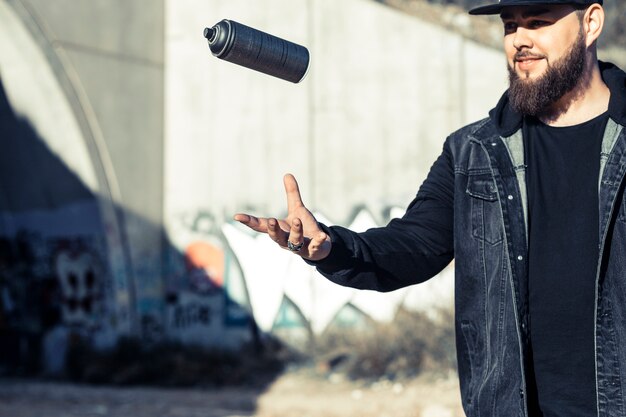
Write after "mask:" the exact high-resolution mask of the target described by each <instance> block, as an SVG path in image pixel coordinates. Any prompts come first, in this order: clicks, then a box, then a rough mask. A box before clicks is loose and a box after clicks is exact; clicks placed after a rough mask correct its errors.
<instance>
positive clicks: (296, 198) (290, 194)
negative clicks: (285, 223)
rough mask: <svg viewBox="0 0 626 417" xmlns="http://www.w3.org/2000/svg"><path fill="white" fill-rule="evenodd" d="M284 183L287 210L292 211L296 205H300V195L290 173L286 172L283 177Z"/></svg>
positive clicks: (294, 179)
mask: <svg viewBox="0 0 626 417" xmlns="http://www.w3.org/2000/svg"><path fill="white" fill-rule="evenodd" d="M283 183H284V184H285V192H286V193H287V211H288V212H289V213H292V212H293V210H295V209H296V208H298V207H302V206H303V205H304V204H303V203H302V197H301V196H300V189H299V188H298V182H297V181H296V178H295V177H294V176H293V175H291V174H286V175H285V177H284V178H283Z"/></svg>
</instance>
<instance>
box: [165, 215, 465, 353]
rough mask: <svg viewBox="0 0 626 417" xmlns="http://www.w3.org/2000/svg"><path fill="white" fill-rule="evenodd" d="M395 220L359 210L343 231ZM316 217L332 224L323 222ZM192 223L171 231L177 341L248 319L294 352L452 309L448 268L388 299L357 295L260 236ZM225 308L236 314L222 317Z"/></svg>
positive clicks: (171, 315) (204, 221) (171, 318)
mask: <svg viewBox="0 0 626 417" xmlns="http://www.w3.org/2000/svg"><path fill="white" fill-rule="evenodd" d="M402 214H403V210H401V209H397V208H391V209H388V210H385V212H384V214H383V215H381V216H378V218H377V219H376V218H375V217H374V216H373V215H372V214H371V213H370V212H369V211H368V210H367V209H364V208H359V209H358V210H356V211H355V213H354V215H353V216H352V218H351V220H350V221H349V222H345V223H344V224H347V225H348V227H349V228H350V229H352V230H355V231H364V230H367V229H369V228H372V227H377V226H380V225H381V224H386V223H387V222H388V221H389V220H391V219H392V218H394V217H399V216H401V215H402ZM316 217H317V218H318V219H319V220H320V221H322V222H323V223H325V224H327V225H332V224H333V222H331V221H330V220H328V219H327V218H326V217H325V216H324V215H323V214H320V213H316ZM191 218H192V220H191V221H188V222H187V227H186V228H182V229H179V230H178V236H177V245H176V246H178V247H181V248H182V249H181V252H182V253H184V256H183V262H182V264H181V265H180V266H179V271H184V274H183V276H182V277H183V278H184V279H182V280H181V277H179V278H177V279H176V280H175V281H176V282H179V283H182V284H183V285H182V286H181V287H180V288H185V290H180V291H178V293H177V297H176V302H175V303H171V304H170V305H171V307H170V309H169V310H168V323H169V327H170V328H171V329H173V330H174V332H178V333H179V334H180V335H181V338H183V339H185V338H187V339H189V338H193V337H192V336H189V334H195V333H198V332H200V331H203V332H204V333H205V335H206V334H209V333H210V332H209V331H208V329H209V328H211V326H212V324H211V323H212V321H214V320H219V321H220V322H221V323H220V324H221V325H222V326H223V327H222V330H223V331H226V332H227V330H225V329H227V328H228V327H229V326H228V318H229V317H230V318H231V319H232V318H233V317H234V316H236V315H237V313H238V314H239V315H242V312H243V313H244V314H243V316H246V314H247V313H248V311H249V312H250V313H251V315H252V317H253V319H254V322H255V323H256V324H257V325H258V326H259V328H260V329H261V330H262V331H265V332H269V333H274V334H276V335H279V337H281V338H282V339H286V340H288V341H289V342H294V344H296V345H299V344H305V343H306V342H307V341H308V340H309V338H310V337H314V336H315V335H319V334H321V333H322V332H324V331H325V330H326V329H327V328H328V327H329V326H340V327H356V328H358V327H362V326H364V323H366V322H367V320H370V319H373V320H377V321H391V320H393V318H394V317H395V314H396V312H397V310H398V309H399V308H400V307H403V308H407V309H414V310H421V311H424V312H429V311H434V310H436V309H437V308H450V307H451V306H452V303H453V298H452V297H453V272H452V268H447V269H446V270H444V271H443V272H442V273H441V274H440V275H441V277H437V278H435V279H432V280H430V281H428V282H427V283H424V284H421V285H418V286H413V287H409V288H404V289H400V290H397V291H394V292H391V293H377V292H373V291H358V290H354V289H351V288H345V287H341V286H338V285H336V284H334V283H332V282H330V281H328V280H327V279H325V278H324V277H322V276H321V275H320V274H319V273H317V271H316V270H315V268H313V267H311V266H310V265H308V264H306V263H304V262H302V261H301V260H300V259H299V258H298V257H296V256H294V255H293V254H291V253H289V252H287V251H284V250H281V249H279V248H277V247H276V245H275V243H274V242H272V241H271V240H270V239H269V238H268V237H267V236H264V235H260V234H256V233H254V232H251V231H250V230H248V229H247V228H245V227H243V226H241V225H240V224H238V223H236V222H225V223H222V224H221V225H218V223H217V222H215V221H214V218H213V216H211V215H210V214H207V212H200V213H198V214H196V215H195V217H194V216H192V217H191ZM218 226H219V227H218ZM233 266H235V267H236V268H233ZM233 271H235V272H233ZM233 277H234V278H235V279H233ZM185 280H186V281H185ZM216 294H222V295H224V296H223V297H219V296H217V295H216ZM242 294H243V296H242ZM229 304H230V305H233V306H234V310H235V314H232V312H231V313H228V314H227V312H228V306H229ZM235 322H236V321H235ZM242 322H244V321H242V320H240V321H239V323H242ZM214 329H215V331H216V332H217V331H218V330H217V327H215V328H214ZM187 333H189V334H187ZM183 334H187V335H186V336H182V335H183ZM213 334H215V333H213Z"/></svg>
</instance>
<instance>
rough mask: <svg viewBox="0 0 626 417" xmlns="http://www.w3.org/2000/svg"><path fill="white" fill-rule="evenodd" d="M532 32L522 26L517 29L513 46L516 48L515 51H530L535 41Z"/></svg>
mask: <svg viewBox="0 0 626 417" xmlns="http://www.w3.org/2000/svg"><path fill="white" fill-rule="evenodd" d="M530 32H531V31H530V30H528V29H526V28H523V27H521V26H520V27H518V28H517V30H516V31H515V37H514V38H513V46H514V47H515V49H517V50H518V51H521V50H522V49H524V48H528V49H530V48H532V47H533V41H532V36H531V33H530Z"/></svg>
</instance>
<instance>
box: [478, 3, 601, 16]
mask: <svg viewBox="0 0 626 417" xmlns="http://www.w3.org/2000/svg"><path fill="white" fill-rule="evenodd" d="M594 3H598V4H602V0H500V1H498V2H497V3H492V4H487V5H484V6H478V7H475V8H473V9H471V10H470V11H469V14H499V13H500V12H501V11H502V9H504V8H505V7H512V6H540V5H541V6H556V5H559V4H571V5H578V6H590V5H592V4H594Z"/></svg>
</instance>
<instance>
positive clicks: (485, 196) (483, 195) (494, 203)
mask: <svg viewBox="0 0 626 417" xmlns="http://www.w3.org/2000/svg"><path fill="white" fill-rule="evenodd" d="M466 193H467V194H468V195H469V196H470V199H471V216H472V236H474V238H476V239H478V240H481V241H484V242H486V243H488V244H490V245H497V244H499V243H500V242H502V241H503V240H504V233H503V230H502V219H501V217H502V216H501V212H500V202H499V201H498V191H497V188H496V183H495V181H494V180H493V178H492V177H491V175H489V174H480V175H470V176H469V177H468V181H467V190H466Z"/></svg>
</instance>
